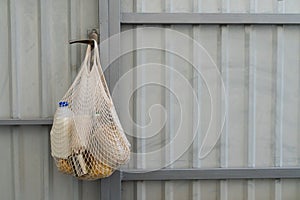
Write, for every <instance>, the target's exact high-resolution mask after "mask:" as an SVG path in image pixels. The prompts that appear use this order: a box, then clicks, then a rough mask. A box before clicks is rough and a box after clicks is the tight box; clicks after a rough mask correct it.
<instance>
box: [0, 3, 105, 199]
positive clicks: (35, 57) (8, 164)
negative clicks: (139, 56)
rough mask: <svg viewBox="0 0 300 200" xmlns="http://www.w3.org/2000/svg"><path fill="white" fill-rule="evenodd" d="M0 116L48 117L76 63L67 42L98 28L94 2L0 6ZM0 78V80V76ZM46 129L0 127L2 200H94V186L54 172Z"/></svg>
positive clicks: (78, 49) (78, 51)
mask: <svg viewBox="0 0 300 200" xmlns="http://www.w3.org/2000/svg"><path fill="white" fill-rule="evenodd" d="M0 4H1V5H0V26H1V27H2V28H1V30H0V35H1V37H0V40H1V47H0V52H1V53H0V69H1V75H0V76H1V81H0V92H1V97H0V104H1V110H0V115H1V117H2V118H10V117H13V118H26V117H32V118H39V117H51V116H53V113H54V110H55V108H56V103H57V101H58V100H59V98H61V97H62V95H63V94H64V92H65V91H66V90H67V88H68V87H69V85H70V83H71V81H72V78H74V75H75V74H76V71H77V69H78V67H79V66H80V63H81V57H82V53H81V49H84V47H80V46H72V48H71V47H70V46H69V45H68V40H69V39H72V38H73V39H74V38H85V37H86V32H87V29H88V28H89V29H90V28H94V27H97V26H98V6H97V5H98V1H97V0H90V1H89V3H88V4H83V3H81V2H80V1H73V0H72V1H69V0H64V1H59V2H52V1H45V0H30V1H21V2H20V1H15V0H10V1H1V2H0ZM2 76H3V77H2ZM49 132H50V129H49V128H48V127H39V126H34V127H31V126H27V127H22V126H20V127H11V128H10V127H1V130H0V141H1V145H0V148H1V155H0V157H1V165H0V168H1V172H3V174H1V181H0V185H1V187H0V193H1V198H4V199H45V200H47V199H84V198H88V199H99V198H100V196H99V195H100V194H99V191H97V190H99V186H100V185H99V182H90V183H82V182H81V181H78V180H76V179H73V178H71V177H69V176H66V175H62V174H61V173H58V172H57V169H56V167H55V166H54V164H53V162H52V158H51V157H50V149H49Z"/></svg>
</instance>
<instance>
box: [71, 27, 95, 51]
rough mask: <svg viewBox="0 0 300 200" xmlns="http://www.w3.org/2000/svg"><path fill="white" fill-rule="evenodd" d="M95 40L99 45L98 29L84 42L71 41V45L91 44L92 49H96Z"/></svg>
mask: <svg viewBox="0 0 300 200" xmlns="http://www.w3.org/2000/svg"><path fill="white" fill-rule="evenodd" d="M94 40H96V42H97V44H99V34H98V32H97V30H96V29H93V30H92V31H91V32H90V34H89V39H83V40H70V41H69V44H74V43H83V44H89V45H91V47H92V49H93V48H94Z"/></svg>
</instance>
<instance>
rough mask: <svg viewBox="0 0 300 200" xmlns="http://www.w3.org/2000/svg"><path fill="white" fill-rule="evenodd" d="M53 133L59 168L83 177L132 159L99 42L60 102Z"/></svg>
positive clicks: (93, 176) (108, 172) (105, 172)
mask: <svg viewBox="0 0 300 200" xmlns="http://www.w3.org/2000/svg"><path fill="white" fill-rule="evenodd" d="M92 53H94V59H92V60H94V64H93V65H92V66H91V62H90V61H91V57H92V56H91V55H92ZM50 136H51V152H52V156H53V157H54V160H55V162H56V166H57V168H58V169H59V171H61V172H64V173H67V174H71V175H73V176H76V177H78V178H80V179H86V180H93V179H97V178H104V177H107V176H109V175H111V174H112V173H113V171H114V170H115V169H116V168H118V167H119V166H120V165H122V164H125V163H126V162H127V161H128V160H129V155H130V144H129V142H128V140H127V139H126V137H125V134H124V132H123V129H122V127H121V124H120V122H119V119H118V116H117V113H116V111H115V108H114V105H113V102H112V99H111V96H110V94H109V90H108V88H107V85H106V81H105V78H104V74H103V72H102V69H101V65H100V60H99V53H98V46H97V43H96V42H94V50H93V52H92V51H91V46H90V45H88V48H87V51H86V56H85V59H84V61H83V63H82V65H81V69H80V71H79V73H78V75H77V77H76V79H75V80H74V82H73V84H72V86H71V87H70V89H69V90H68V91H67V93H66V94H65V96H64V97H63V98H62V99H61V101H60V102H59V107H58V108H57V110H56V112H55V115H54V122H53V127H52V130H51V133H50Z"/></svg>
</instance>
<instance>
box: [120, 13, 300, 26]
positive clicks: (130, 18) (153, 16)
mask: <svg viewBox="0 0 300 200" xmlns="http://www.w3.org/2000/svg"><path fill="white" fill-rule="evenodd" d="M121 23H122V24H266V25H272V24H300V14H247V13H245V14H242V13H122V14H121Z"/></svg>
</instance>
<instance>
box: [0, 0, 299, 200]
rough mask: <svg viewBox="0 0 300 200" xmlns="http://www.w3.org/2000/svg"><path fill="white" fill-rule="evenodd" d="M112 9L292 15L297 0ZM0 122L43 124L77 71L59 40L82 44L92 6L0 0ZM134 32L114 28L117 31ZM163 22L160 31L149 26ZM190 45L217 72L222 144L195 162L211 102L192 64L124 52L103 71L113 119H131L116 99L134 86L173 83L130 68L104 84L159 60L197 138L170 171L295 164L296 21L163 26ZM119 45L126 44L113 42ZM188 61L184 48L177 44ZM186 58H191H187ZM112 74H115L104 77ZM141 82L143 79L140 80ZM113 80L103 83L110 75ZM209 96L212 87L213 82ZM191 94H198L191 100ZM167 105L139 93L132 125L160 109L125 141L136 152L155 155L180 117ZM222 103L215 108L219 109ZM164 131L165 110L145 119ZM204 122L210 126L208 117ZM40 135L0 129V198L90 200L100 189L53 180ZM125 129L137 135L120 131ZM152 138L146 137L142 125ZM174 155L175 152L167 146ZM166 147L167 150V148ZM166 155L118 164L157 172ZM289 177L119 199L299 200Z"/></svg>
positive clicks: (135, 192) (149, 188)
mask: <svg viewBox="0 0 300 200" xmlns="http://www.w3.org/2000/svg"><path fill="white" fill-rule="evenodd" d="M121 5H122V6H121V7H122V8H121V12H245V13H246V12H250V13H273V12H274V13H299V12H300V2H299V1H298V0H284V1H276V0H264V1H262V0H259V1H258V0H251V1H245V0H236V1H229V0H222V1H219V0H218V1H216V0H193V1H181V0H176V1H175V0H173V1H169V0H166V1H159V0H152V1H140V0H136V1H131V0H122V1H121ZM0 27H1V28H0V44H1V45H0V69H1V73H0V92H1V96H0V105H1V109H0V117H1V118H5V119H7V118H21V119H26V118H45V117H52V115H53V113H54V110H55V107H56V105H55V104H56V102H57V101H58V100H59V98H60V97H61V96H62V95H63V94H64V92H65V91H66V89H67V87H68V85H69V84H70V83H71V80H72V79H73V77H74V76H75V75H76V71H77V67H78V66H79V65H80V62H81V58H82V54H83V51H84V49H83V48H80V47H75V46H74V47H72V48H70V47H69V46H68V44H67V41H68V40H69V39H72V38H85V37H86V31H87V29H89V28H94V27H98V1H97V0H88V1H80V0H68V1H67V0H60V1H46V0H27V1H21V0H19V1H18V0H0ZM135 27H143V26H129V25H123V26H122V27H121V28H122V30H123V31H125V30H128V29H132V28H135ZM158 27H165V26H158ZM166 27H167V28H171V29H174V30H177V31H180V32H183V33H185V34H188V35H189V36H190V37H192V38H194V39H195V40H197V41H199V42H200V43H201V44H202V45H203V46H204V47H205V48H206V49H207V50H208V52H209V53H210V54H211V56H212V58H213V59H214V60H216V61H217V64H218V67H219V68H220V70H221V71H222V75H223V77H224V81H225V85H226V89H227V90H226V91H227V100H228V102H229V104H228V107H227V110H228V116H227V121H226V124H225V129H224V132H223V134H222V137H221V140H220V141H219V143H218V144H217V146H216V148H215V149H214V150H213V151H212V152H211V154H209V156H208V157H206V158H205V159H203V160H199V159H198V151H199V145H198V143H200V142H201V141H202V139H203V138H202V136H203V132H204V131H205V130H206V128H207V122H208V121H209V117H210V116H209V114H208V113H209V112H210V107H209V96H208V94H207V91H206V90H205V88H204V86H203V85H202V83H201V81H199V80H198V79H197V80H198V81H197V80H196V81H195V79H194V71H193V68H192V67H191V66H190V64H188V63H186V62H184V61H183V60H181V59H179V58H178V57H176V56H174V55H171V54H166V53H164V52H160V51H151V50H150V51H138V52H136V53H131V54H128V55H124V56H123V57H122V58H121V59H120V63H121V67H120V68H119V69H118V70H113V71H110V72H109V73H110V77H109V78H108V81H109V83H110V87H111V88H112V89H114V92H115V93H116V94H118V98H115V99H114V101H115V103H116V106H117V110H118V113H119V115H120V119H121V122H122V123H123V124H126V123H129V121H128V120H129V119H128V118H127V115H125V114H123V113H125V112H122V111H123V110H125V109H127V108H128V105H123V104H122V97H123V96H125V95H126V93H128V92H130V91H131V90H132V88H133V87H134V85H137V84H138V83H142V82H143V81H145V80H146V78H147V80H151V79H153V80H156V81H157V80H160V81H162V82H166V84H168V85H169V86H170V88H174V87H176V83H175V82H174V80H173V81H172V80H170V79H168V78H167V77H168V74H165V71H164V70H163V69H162V71H161V72H159V73H155V74H154V73H149V72H148V71H146V70H144V71H140V72H139V73H137V74H135V75H134V76H133V77H132V81H131V82H130V83H129V84H128V85H121V86H119V87H117V88H114V85H115V84H116V81H117V80H118V78H119V77H120V76H121V75H123V74H124V73H125V72H127V71H128V70H130V69H132V68H133V66H136V65H141V64H145V63H150V62H151V63H153V62H157V63H162V64H167V65H169V66H172V67H173V68H174V69H176V70H178V71H179V72H180V73H181V74H183V76H184V77H186V79H188V80H191V83H192V85H193V86H194V88H195V89H196V91H198V92H199V93H198V95H199V97H201V98H200V100H201V116H200V117H201V129H200V131H199V135H198V136H197V138H196V140H195V141H196V142H195V143H194V144H193V145H192V146H191V148H190V149H189V150H188V151H187V152H186V153H185V154H184V155H183V156H182V157H181V158H180V159H179V160H178V161H176V162H175V163H174V164H173V165H172V166H170V167H173V168H200V167H201V168H209V167H270V166H277V167H281V166H285V167H287V166H290V167H299V162H300V159H299V156H300V137H299V125H298V124H299V121H300V114H299V113H300V105H299V104H300V102H299V99H300V98H299V95H300V94H299V91H300V77H299V75H300V68H299V67H300V55H299V52H300V28H299V26H293V25H290V26H269V25H264V26H261V25H260V26H256V25H253V26H242V25H232V26H218V25H172V26H166ZM145 38H147V39H150V40H152V41H153V43H158V44H162V45H167V44H169V43H168V36H166V35H165V33H164V31H157V32H151V33H149V32H142V31H141V32H139V31H136V35H134V36H132V37H131V38H129V40H128V41H126V43H125V42H124V41H122V43H121V46H122V44H123V45H124V44H126V45H127V44H128V43H130V42H131V45H136V44H137V43H139V42H140V43H142V42H143V39H145ZM123 42H124V43H123ZM182 47H183V48H184V49H185V51H186V52H187V54H188V55H190V56H191V58H193V59H197V56H195V55H193V49H192V47H191V46H189V45H187V44H182ZM194 57H195V58H194ZM115 71H117V72H118V73H117V74H116V75H114V72H115ZM146 75H147V76H146ZM113 76H115V77H114V78H112V79H110V78H111V77H113ZM215 87H216V88H217V89H218V88H220V85H218V84H216V86H215ZM200 94H201V95H200ZM177 95H179V96H181V97H186V98H185V99H186V101H184V102H183V104H182V106H183V108H184V110H186V112H185V113H184V117H186V118H187V119H188V120H187V121H186V122H185V123H184V124H183V127H184V129H185V134H186V136H187V137H190V136H191V135H190V133H191V129H192V127H193V124H194V120H193V115H192V110H193V107H192V102H191V99H190V98H189V97H190V95H191V94H189V93H187V92H185V91H183V92H182V93H179V94H177ZM175 100H176V99H175V98H174V97H173V96H172V94H170V93H169V92H168V91H166V90H165V89H164V88H161V87H156V86H149V87H144V88H140V89H139V90H137V91H136V92H135V93H134V95H133V98H132V101H131V102H130V105H129V108H130V111H131V114H132V118H133V119H134V120H135V121H136V122H137V123H139V124H142V125H143V124H147V123H148V122H149V116H148V110H149V108H150V107H151V105H153V104H161V105H163V106H165V107H166V108H167V110H168V112H167V126H166V127H164V128H163V129H162V130H161V131H160V132H159V134H158V136H157V137H154V138H153V139H151V140H147V141H142V140H141V141H140V140H134V139H132V138H130V139H131V143H132V144H133V148H134V149H135V150H137V151H139V152H141V151H145V152H147V151H149V150H153V149H157V148H160V147H161V146H163V145H164V143H162V141H163V142H165V141H166V140H167V138H168V137H169V136H170V134H173V133H174V132H173V131H174V129H176V124H177V122H178V120H179V119H178V116H179V115H178V110H177V107H176V102H175ZM220 109H224V108H222V107H221V105H220V107H219V108H218V109H216V110H215V112H216V113H215V114H218V112H219V111H220ZM152 117H155V118H157V119H159V120H158V121H159V122H161V124H158V125H157V126H161V125H162V124H163V119H164V117H165V116H164V114H163V113H160V112H158V113H156V112H154V113H152ZM214 123H215V124H213V127H216V126H217V123H219V122H214ZM49 131H50V130H49V128H48V127H46V126H15V127H10V126H1V127H0V163H1V164H0V177H1V181H0V199H5V200H6V199H28V200H29V199H30V200H31V199H100V182H99V181H95V182H81V181H77V180H76V179H73V178H71V177H69V176H65V175H62V174H59V173H58V172H57V170H56V168H55V167H54V166H53V163H52V159H51V158H50V157H49V155H50V154H49ZM126 131H127V132H128V133H133V134H135V135H139V134H144V136H145V135H146V136H147V134H149V133H148V132H142V133H139V132H137V131H136V130H134V128H133V127H127V129H126ZM149 131H150V133H151V130H149ZM172 148H177V147H172ZM170 152H172V149H170ZM170 157H172V154H170V155H162V156H161V157H158V158H156V159H155V160H153V161H151V162H148V161H147V160H137V159H136V158H135V157H133V158H132V160H131V162H130V163H129V165H128V166H126V167H125V168H129V169H136V168H139V169H143V168H149V167H155V165H157V163H158V164H159V162H163V160H164V159H166V158H168V159H170ZM299 187H300V182H299V180H292V179H289V180H255V181H254V180H248V181H247V180H230V181H226V180H221V181H214V180H211V181H161V182H159V181H153V182H151V181H143V182H141V181H139V182H123V183H122V195H123V199H139V200H140V199H141V200H143V199H298V197H299V196H300V192H299Z"/></svg>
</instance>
